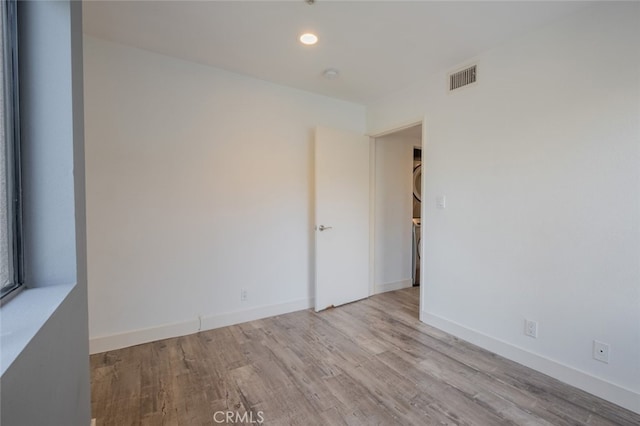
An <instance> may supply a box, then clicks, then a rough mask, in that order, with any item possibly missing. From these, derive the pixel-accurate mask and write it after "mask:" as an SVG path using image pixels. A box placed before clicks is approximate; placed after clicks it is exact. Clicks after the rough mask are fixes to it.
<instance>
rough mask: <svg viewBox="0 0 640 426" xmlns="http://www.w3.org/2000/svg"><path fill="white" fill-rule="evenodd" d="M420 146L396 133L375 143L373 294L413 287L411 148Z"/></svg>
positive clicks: (377, 139)
mask: <svg viewBox="0 0 640 426" xmlns="http://www.w3.org/2000/svg"><path fill="white" fill-rule="evenodd" d="M420 144H421V141H420V139H415V138H408V137H406V136H402V135H396V134H391V135H388V136H383V137H380V138H376V140H375V162H376V164H375V230H374V236H375V252H374V253H375V263H374V265H375V271H374V285H375V290H376V292H382V291H389V290H397V289H399V288H403V287H409V286H411V285H412V284H413V283H412V281H411V256H412V247H413V246H412V227H411V226H412V222H411V219H412V218H413V148H414V146H420Z"/></svg>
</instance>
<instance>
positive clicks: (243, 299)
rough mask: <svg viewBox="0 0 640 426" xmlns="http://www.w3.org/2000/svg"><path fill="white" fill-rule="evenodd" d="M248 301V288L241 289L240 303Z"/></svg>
mask: <svg viewBox="0 0 640 426" xmlns="http://www.w3.org/2000/svg"><path fill="white" fill-rule="evenodd" d="M246 300H247V289H246V288H243V289H240V301H241V302H246Z"/></svg>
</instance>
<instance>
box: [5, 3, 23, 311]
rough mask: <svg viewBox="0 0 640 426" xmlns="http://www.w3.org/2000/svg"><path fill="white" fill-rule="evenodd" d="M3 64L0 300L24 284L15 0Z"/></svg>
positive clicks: (10, 9) (8, 11) (7, 17)
mask: <svg viewBox="0 0 640 426" xmlns="http://www.w3.org/2000/svg"><path fill="white" fill-rule="evenodd" d="M2 8H3V10H2V20H3V22H2V24H3V25H2V28H1V30H2V31H3V38H2V46H0V48H1V49H3V57H4V61H3V63H2V66H3V67H4V70H3V79H2V80H3V81H2V82H1V83H2V84H3V86H4V88H3V89H4V114H3V117H2V118H1V119H2V120H4V133H5V135H4V136H5V140H6V147H7V152H6V165H7V167H6V172H7V181H6V182H7V219H8V222H9V223H8V224H7V225H8V226H7V228H8V238H9V246H10V247H9V262H10V268H11V270H10V274H11V276H12V280H11V282H9V283H7V284H5V285H3V286H2V287H0V300H1V301H2V303H5V302H6V301H7V300H8V298H7V296H9V295H15V294H17V291H16V290H18V289H20V288H21V286H22V284H23V283H24V279H23V271H24V268H23V250H22V173H21V161H20V102H19V88H20V86H19V79H18V19H17V9H18V4H17V0H6V1H3V2H2Z"/></svg>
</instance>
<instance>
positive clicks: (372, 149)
mask: <svg viewBox="0 0 640 426" xmlns="http://www.w3.org/2000/svg"><path fill="white" fill-rule="evenodd" d="M417 125H422V138H421V143H420V149H421V150H422V159H423V160H422V161H423V163H424V157H425V142H426V117H420V118H416V119H414V120H409V121H406V122H403V123H401V124H397V125H394V126H391V127H387V128H384V129H383V130H380V131H376V132H375V133H367V136H369V153H370V155H369V296H373V295H374V294H375V266H376V265H375V254H376V247H375V246H376V240H375V223H376V222H375V220H376V212H375V206H376V139H377V138H380V137H382V136H387V135H390V134H392V133H396V132H399V131H401V130H405V129H408V128H409V127H414V126H417ZM424 180H425V174H424V172H423V173H422V182H421V187H422V188H424V187H425V186H424ZM424 209H425V207H424V203H420V217H421V218H423V217H424ZM420 244H424V226H421V227H420ZM421 251H422V253H424V250H421ZM420 271H421V272H420V306H419V312H418V316H419V318H420V317H422V311H423V295H424V294H425V293H424V286H425V280H424V274H423V273H422V271H424V256H421V258H420ZM420 320H421V321H422V319H421V318H420Z"/></svg>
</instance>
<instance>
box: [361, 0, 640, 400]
mask: <svg viewBox="0 0 640 426" xmlns="http://www.w3.org/2000/svg"><path fill="white" fill-rule="evenodd" d="M639 8H640V5H639V4H638V3H635V4H630V3H627V4H619V3H618V4H606V5H602V4H600V5H595V6H592V7H590V8H588V9H585V10H584V11H583V12H581V13H580V14H579V15H576V16H574V17H572V18H569V19H567V20H564V21H560V22H556V23H554V24H553V25H551V26H548V27H546V28H544V29H541V30H539V31H538V32H536V33H533V34H530V35H528V36H526V37H524V38H522V39H519V40H514V41H512V42H510V43H509V44H507V45H505V46H502V47H500V48H497V49H495V50H492V51H489V52H487V53H485V54H483V55H481V56H480V57H478V58H477V60H478V76H479V82H478V84H477V85H476V86H475V87H469V88H466V89H463V90H461V91H460V92H458V93H454V94H447V93H446V92H445V86H446V75H445V73H446V70H443V72H442V74H440V75H436V76H433V78H431V79H428V80H425V81H424V82H423V83H422V84H420V85H418V86H416V87H413V88H410V89H407V90H405V91H403V92H402V93H397V94H395V95H393V96H390V97H388V98H387V99H383V100H380V101H379V102H377V103H375V104H372V105H369V106H368V127H369V130H370V131H371V132H372V133H375V132H377V131H379V130H381V129H385V128H392V127H394V126H396V125H397V124H398V123H403V122H408V121H412V120H415V119H416V118H417V117H418V118H419V117H420V116H425V117H426V141H425V151H423V152H424V154H425V157H424V158H425V163H424V164H425V172H424V176H425V184H424V186H423V188H424V190H423V195H424V197H423V199H424V203H426V204H425V206H424V208H425V210H423V211H424V214H425V215H426V217H428V218H429V220H427V221H426V222H425V226H423V230H424V239H423V241H424V253H425V256H424V258H425V259H426V262H427V264H426V268H423V270H424V271H425V272H424V281H423V283H424V284H425V287H424V289H423V290H424V291H423V296H424V300H423V301H422V302H423V304H422V306H423V309H424V312H422V318H423V319H424V320H425V321H426V322H428V323H430V324H433V325H435V326H437V327H440V328H443V329H445V330H447V331H450V332H452V333H454V334H457V335H458V336H461V337H463V338H465V339H467V340H471V341H473V342H475V343H477V344H480V345H481V346H484V347H486V348H489V349H491V350H493V351H495V352H498V353H500V354H503V355H505V356H507V357H509V358H512V359H515V360H517V361H519V362H521V363H524V364H527V365H529V366H532V367H534V368H537V369H539V370H542V371H544V372H546V373H548V374H551V375H553V376H555V377H557V378H560V379H561V380H564V381H566V382H569V383H571V384H574V385H576V386H578V387H581V388H583V389H585V390H588V391H590V392H592V393H595V394H597V395H600V396H602V397H605V398H607V399H609V400H612V401H614V402H617V403H618V404H621V405H623V406H625V407H628V408H631V409H633V410H635V411H638V412H640V190H639V189H640V167H639V166H640V164H639V161H638V160H639V153H640V134H639V131H640V79H639V76H640V56H639V55H638V43H639V42H640V26H638V22H639V18H640V9H639ZM438 195H446V197H447V208H446V209H445V210H437V209H436V208H435V207H436V206H435V199H436V196H438ZM525 318H528V319H531V320H535V321H538V323H539V337H538V338H537V339H532V338H530V337H527V336H525V335H524V333H523V321H524V319H525ZM594 339H597V340H600V341H603V342H606V343H609V344H610V345H611V361H610V363H609V364H604V363H601V362H598V361H596V360H594V359H593V358H592V341H593V340H594Z"/></svg>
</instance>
